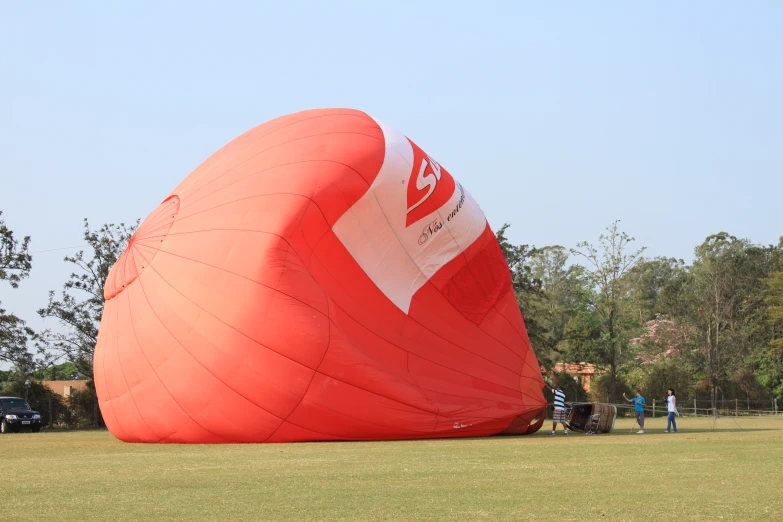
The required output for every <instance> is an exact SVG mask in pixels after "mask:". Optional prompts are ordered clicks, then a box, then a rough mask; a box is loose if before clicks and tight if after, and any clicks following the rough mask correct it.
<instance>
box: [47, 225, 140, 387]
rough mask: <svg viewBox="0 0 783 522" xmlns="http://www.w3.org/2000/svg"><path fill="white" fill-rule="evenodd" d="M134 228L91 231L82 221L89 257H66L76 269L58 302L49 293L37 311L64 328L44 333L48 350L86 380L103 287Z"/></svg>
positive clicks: (89, 375) (80, 254)
mask: <svg viewBox="0 0 783 522" xmlns="http://www.w3.org/2000/svg"><path fill="white" fill-rule="evenodd" d="M137 226H138V222H137V223H136V224H135V225H133V226H126V225H125V224H124V223H120V224H119V225H114V224H106V225H103V226H102V227H101V228H99V229H98V230H91V229H90V224H89V222H88V221H87V220H86V219H85V220H84V241H85V242H86V243H87V245H89V248H90V250H91V252H90V254H89V255H85V253H84V251H83V250H80V251H79V252H78V253H77V254H76V255H74V256H66V257H65V261H66V262H67V263H70V264H72V265H73V266H74V267H75V268H74V272H72V273H71V275H70V277H69V278H68V281H66V282H65V284H64V285H63V290H62V293H61V294H60V297H59V299H58V298H57V297H56V295H55V292H54V291H52V292H49V302H48V304H47V305H46V307H45V308H42V309H40V310H39V311H38V314H39V315H40V316H41V317H44V318H53V319H57V320H58V321H59V322H60V324H61V325H62V326H63V327H64V330H63V331H62V332H52V331H51V330H47V331H45V332H43V334H42V338H43V339H44V342H45V343H46V345H47V346H48V348H49V350H50V351H55V352H58V353H60V354H62V355H63V356H64V357H65V359H66V360H67V361H69V362H71V363H73V364H74V366H75V367H76V369H77V371H78V372H79V373H81V374H82V375H84V376H86V377H87V378H88V379H93V377H94V375H93V367H92V361H93V356H94V354H95V345H96V343H97V342H98V327H99V326H100V322H101V316H102V314H103V305H104V299H103V287H104V284H105V282H106V278H107V277H108V275H109V271H110V270H111V267H112V266H114V263H115V262H116V261H117V259H118V258H119V257H120V255H121V254H122V252H123V251H124V250H125V248H126V247H127V245H128V241H129V240H130V238H131V236H132V235H133V233H134V231H135V230H136V227H137Z"/></svg>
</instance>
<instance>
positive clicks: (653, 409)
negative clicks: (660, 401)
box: [653, 399, 655, 418]
mask: <svg viewBox="0 0 783 522" xmlns="http://www.w3.org/2000/svg"><path fill="white" fill-rule="evenodd" d="M653 418H655V399H653Z"/></svg>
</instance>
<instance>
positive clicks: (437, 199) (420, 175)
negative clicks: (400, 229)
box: [405, 140, 455, 227]
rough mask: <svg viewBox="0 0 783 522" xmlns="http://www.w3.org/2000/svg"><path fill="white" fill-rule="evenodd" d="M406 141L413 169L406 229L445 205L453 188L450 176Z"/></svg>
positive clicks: (409, 188) (415, 146)
mask: <svg viewBox="0 0 783 522" xmlns="http://www.w3.org/2000/svg"><path fill="white" fill-rule="evenodd" d="M408 141H409V142H410V144H411V147H412V148H413V169H412V170H411V173H410V178H409V180H408V212H407V216H406V219H405V226H406V227H409V226H411V225H412V224H413V223H416V222H417V221H419V220H420V219H423V218H425V217H427V216H428V215H430V214H432V213H433V212H435V211H436V210H438V209H439V208H440V207H442V206H443V205H445V204H446V202H447V201H448V200H449V199H450V198H451V196H452V195H453V194H454V188H455V183H454V178H452V177H451V174H449V173H448V172H447V171H446V169H444V168H443V167H441V166H440V165H439V164H438V162H436V161H435V160H433V159H432V158H430V157H429V156H428V155H427V154H426V153H425V152H424V151H423V150H421V149H420V148H419V147H418V146H417V145H416V144H415V143H413V142H412V141H410V140H408Z"/></svg>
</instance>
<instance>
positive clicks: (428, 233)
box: [419, 183, 465, 245]
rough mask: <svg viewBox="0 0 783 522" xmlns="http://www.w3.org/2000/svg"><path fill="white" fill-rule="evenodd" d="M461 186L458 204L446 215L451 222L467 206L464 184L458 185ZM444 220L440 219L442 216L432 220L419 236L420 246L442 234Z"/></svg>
mask: <svg viewBox="0 0 783 522" xmlns="http://www.w3.org/2000/svg"><path fill="white" fill-rule="evenodd" d="M457 185H459V193H460V197H459V199H458V200H457V204H456V205H454V208H453V209H451V212H449V213H448V214H446V221H451V220H452V219H454V218H455V217H457V215H458V214H459V211H460V209H461V208H462V206H463V205H464V204H465V189H464V188H462V184H461V183H458V184H457ZM443 225H444V223H443V220H442V219H441V218H440V216H438V217H436V218H435V219H433V220H432V222H430V223H428V224H427V225H426V226H425V227H424V229H423V230H422V231H421V235H420V236H419V244H420V245H423V244H424V243H426V242H427V240H428V239H429V238H431V237H432V236H434V235H435V234H437V233H438V232H440V230H441V229H442V228H443Z"/></svg>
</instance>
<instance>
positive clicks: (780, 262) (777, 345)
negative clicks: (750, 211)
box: [759, 237, 783, 401]
mask: <svg viewBox="0 0 783 522" xmlns="http://www.w3.org/2000/svg"><path fill="white" fill-rule="evenodd" d="M777 251H778V254H779V255H778V257H777V262H776V264H775V265H774V267H773V269H772V270H771V271H770V274H769V277H766V278H765V279H764V280H763V281H764V284H765V285H766V286H767V292H766V296H765V303H766V305H767V310H766V311H767V321H768V322H769V325H770V336H769V342H768V347H767V349H766V350H764V355H763V357H762V359H763V360H762V363H761V364H760V368H759V369H760V372H759V373H760V374H761V378H762V380H763V381H764V383H765V384H766V386H767V387H768V388H769V389H770V390H772V392H773V394H774V395H775V396H776V397H777V399H778V401H783V237H781V238H780V245H779V246H778V248H777Z"/></svg>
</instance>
